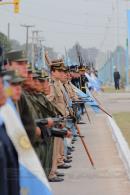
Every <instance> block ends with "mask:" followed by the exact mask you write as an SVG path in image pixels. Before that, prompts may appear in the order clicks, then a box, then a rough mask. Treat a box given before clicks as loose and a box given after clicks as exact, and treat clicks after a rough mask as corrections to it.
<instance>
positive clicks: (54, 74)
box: [52, 70, 60, 80]
mask: <svg viewBox="0 0 130 195" xmlns="http://www.w3.org/2000/svg"><path fill="white" fill-rule="evenodd" d="M52 76H53V77H54V78H55V79H58V80H60V71H59V70H55V71H52Z"/></svg>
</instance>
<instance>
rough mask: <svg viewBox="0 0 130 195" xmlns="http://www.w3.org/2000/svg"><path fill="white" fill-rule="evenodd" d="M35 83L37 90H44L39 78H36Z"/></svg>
mask: <svg viewBox="0 0 130 195" xmlns="http://www.w3.org/2000/svg"><path fill="white" fill-rule="evenodd" d="M33 83H34V86H33V87H34V89H35V90H36V91H39V92H40V91H42V85H41V83H40V81H39V80H38V79H34V80H33Z"/></svg>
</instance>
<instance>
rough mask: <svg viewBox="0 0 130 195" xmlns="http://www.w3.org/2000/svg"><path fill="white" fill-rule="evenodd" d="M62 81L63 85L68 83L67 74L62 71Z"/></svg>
mask: <svg viewBox="0 0 130 195" xmlns="http://www.w3.org/2000/svg"><path fill="white" fill-rule="evenodd" d="M60 81H61V82H63V83H65V82H66V81H67V74H66V73H65V72H64V71H60Z"/></svg>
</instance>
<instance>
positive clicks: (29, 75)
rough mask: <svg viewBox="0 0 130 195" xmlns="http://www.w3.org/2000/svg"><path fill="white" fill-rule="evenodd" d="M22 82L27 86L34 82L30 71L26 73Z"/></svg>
mask: <svg viewBox="0 0 130 195" xmlns="http://www.w3.org/2000/svg"><path fill="white" fill-rule="evenodd" d="M24 84H25V85H27V86H32V85H33V84H34V81H33V75H32V73H28V77H27V79H26V80H25V81H24Z"/></svg>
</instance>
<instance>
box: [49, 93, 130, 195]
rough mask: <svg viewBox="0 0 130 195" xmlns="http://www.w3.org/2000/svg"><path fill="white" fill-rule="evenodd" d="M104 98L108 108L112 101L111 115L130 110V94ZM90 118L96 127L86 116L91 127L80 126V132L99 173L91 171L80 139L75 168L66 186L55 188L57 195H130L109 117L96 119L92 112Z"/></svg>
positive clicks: (104, 96) (102, 115)
mask: <svg viewBox="0 0 130 195" xmlns="http://www.w3.org/2000/svg"><path fill="white" fill-rule="evenodd" d="M102 97H103V98H102ZM102 97H101V96H100V98H99V99H100V101H102V100H104V98H105V101H104V103H103V104H104V105H105V106H106V105H109V104H110V101H111V103H112V108H109V109H110V111H111V112H118V111H122V110H125V111H126V110H128V105H127V104H126V103H125V100H126V99H127V101H128V104H130V101H129V98H130V94H127V95H124V94H119V95H118V94H115V95H114V96H113V95H111V94H104V95H103V96H102ZM116 99H118V101H119V102H116ZM123 99H125V100H123ZM108 102H109V104H108ZM121 102H122V103H121ZM119 105H121V107H120V106H119ZM119 107H120V108H119ZM125 108H126V109H125ZM129 111H130V106H129ZM89 114H90V116H91V121H92V123H91V124H89V123H88V121H87V118H86V116H84V120H85V121H86V122H87V124H86V125H80V128H81V132H82V134H83V135H85V142H86V143H87V144H88V146H89V150H90V152H91V154H92V156H93V159H94V162H95V169H93V168H92V167H91V165H90V163H89V160H88V158H87V156H86V154H85V152H84V148H83V146H82V144H81V141H80V139H78V141H77V142H76V144H75V147H76V150H75V152H73V162H72V168H71V169H69V170H66V171H64V172H66V176H65V180H64V182H62V183H53V184H51V186H52V189H53V191H54V195H66V194H67V195H130V181H129V180H128V177H127V174H126V171H125V169H124V166H123V164H122V161H121V159H120V157H119V155H118V152H117V149H116V146H115V143H114V141H113V138H112V134H111V127H110V125H109V123H108V120H107V117H106V116H105V115H104V114H103V113H100V114H96V115H95V114H94V113H92V112H91V110H90V109H89Z"/></svg>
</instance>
